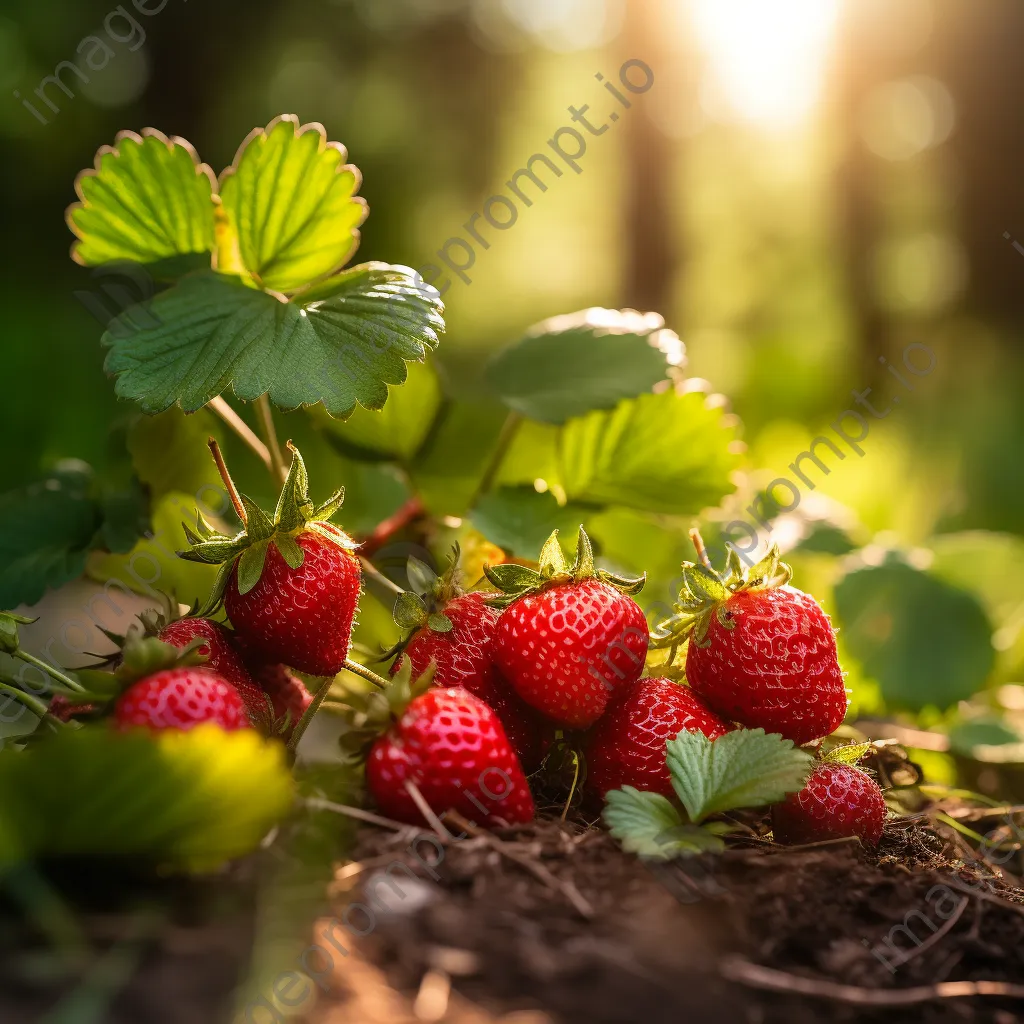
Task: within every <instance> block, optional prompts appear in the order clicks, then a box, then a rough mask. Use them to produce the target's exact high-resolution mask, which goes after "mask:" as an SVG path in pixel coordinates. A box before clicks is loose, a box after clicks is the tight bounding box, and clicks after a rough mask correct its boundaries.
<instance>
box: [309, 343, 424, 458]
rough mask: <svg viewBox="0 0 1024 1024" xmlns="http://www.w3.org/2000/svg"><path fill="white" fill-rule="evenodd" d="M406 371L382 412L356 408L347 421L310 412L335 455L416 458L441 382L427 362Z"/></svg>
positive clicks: (317, 411)
mask: <svg viewBox="0 0 1024 1024" xmlns="http://www.w3.org/2000/svg"><path fill="white" fill-rule="evenodd" d="M408 371H409V376H408V378H407V379H406V381H405V383H404V384H403V385H402V386H401V387H395V388H391V389H390V390H389V394H388V400H387V404H385V406H384V408H383V409H374V410H371V409H364V408H362V407H359V406H357V407H356V408H355V410H354V411H353V412H352V415H351V416H349V417H348V419H346V420H337V419H334V418H332V417H331V416H328V415H327V414H326V413H325V412H322V411H321V410H320V409H319V408H317V409H315V410H314V411H313V416H314V419H315V422H316V424H317V426H318V427H320V429H321V430H322V431H323V433H324V436H325V437H326V438H327V440H328V441H329V442H330V443H331V445H332V446H333V447H334V448H335V449H336V450H337V451H338V452H340V453H341V454H342V455H347V456H349V457H350V458H353V459H358V460H360V461H363V462H381V461H398V462H407V461H409V460H410V459H412V458H413V457H414V456H415V455H416V453H417V452H418V451H419V449H420V447H421V446H422V445H423V442H424V441H425V440H426V438H427V434H428V432H429V431H430V428H431V426H432V424H433V423H434V420H435V418H436V417H437V414H438V411H439V410H440V408H441V402H442V394H441V382H440V381H439V380H438V376H437V370H436V369H435V368H434V367H433V365H431V364H430V363H409V365H408Z"/></svg>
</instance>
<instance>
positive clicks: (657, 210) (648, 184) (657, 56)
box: [609, 0, 679, 314]
mask: <svg viewBox="0 0 1024 1024" xmlns="http://www.w3.org/2000/svg"><path fill="white" fill-rule="evenodd" d="M663 2H664V0H630V2H629V3H628V5H627V8H626V16H625V18H626V20H625V26H624V31H623V34H622V52H621V56H622V60H623V61H626V60H630V59H633V58H636V59H639V60H642V61H644V63H646V64H647V65H648V66H649V67H650V68H651V70H652V71H653V72H654V85H653V86H652V91H653V90H654V89H657V88H659V74H660V75H661V76H662V78H663V81H664V80H665V79H667V78H668V68H669V65H670V62H671V61H672V60H673V59H676V58H675V55H674V54H673V53H672V52H671V51H670V49H669V48H668V47H667V46H666V45H665V42H664V39H665V12H664V10H663ZM609 77H610V78H611V77H616V78H617V75H616V76H609ZM613 84H614V85H615V86H616V87H617V88H620V91H622V92H624V93H625V90H623V89H621V86H620V85H619V83H618V82H613ZM625 94H626V95H627V96H628V97H629V98H630V100H631V102H633V109H632V110H629V111H627V112H626V113H625V115H624V116H625V117H626V187H625V195H626V198H625V203H624V216H625V224H624V236H625V238H624V249H625V252H624V272H623V277H624V289H623V290H624V296H623V299H624V302H625V304H626V305H627V306H632V307H633V308H635V309H638V310H641V311H642V312H646V311H648V310H654V311H655V312H658V313H663V314H664V313H667V312H668V311H669V310H670V308H671V307H672V302H671V288H672V280H673V278H674V276H675V271H676V261H677V259H678V256H679V252H678V245H677V243H676V238H675V234H676V233H675V230H674V227H675V225H674V223H673V218H672V216H671V188H670V186H671V182H670V174H671V168H672V157H673V145H672V143H671V142H670V140H669V139H667V138H666V137H665V135H664V134H663V133H662V132H661V131H659V130H658V128H657V127H656V126H655V124H654V123H653V121H652V120H651V118H650V116H649V114H648V112H647V104H646V103H645V100H646V96H636V97H634V96H632V95H631V94H629V93H625Z"/></svg>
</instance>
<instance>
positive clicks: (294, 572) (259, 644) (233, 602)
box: [224, 531, 361, 676]
mask: <svg viewBox="0 0 1024 1024" xmlns="http://www.w3.org/2000/svg"><path fill="white" fill-rule="evenodd" d="M294 540H295V543H296V544H297V546H298V547H299V548H300V549H301V551H302V553H303V556H304V557H303V560H302V565H301V566H299V567H298V568H297V569H293V568H291V567H290V566H289V565H288V563H287V562H286V561H285V560H284V557H283V556H282V555H281V553H280V551H279V550H278V549H277V547H276V545H273V544H271V545H270V546H269V548H268V549H267V555H266V563H265V565H264V568H263V573H262V575H261V576H260V579H259V582H258V583H257V584H256V585H255V586H254V587H252V589H250V590H248V591H246V592H245V593H241V592H240V588H239V584H238V568H237V566H236V567H235V568H234V569H233V570H232V572H231V578H230V579H229V581H228V585H227V589H226V590H225V592H224V608H225V610H226V611H227V613H228V617H229V618H230V619H231V623H232V625H233V626H234V627H235V629H236V630H238V632H239V633H240V634H241V635H242V636H243V637H244V638H245V640H246V643H248V644H249V646H250V647H251V648H252V649H253V650H254V651H257V652H258V653H259V654H260V656H261V657H263V658H265V659H266V660H267V661H270V662H282V663H284V664H286V665H291V666H292V668H296V669H298V670H299V671H301V672H309V673H310V675H314V676H333V675H335V674H337V673H338V672H340V671H341V669H342V668H343V667H344V665H345V659H346V658H347V657H348V651H349V646H350V644H351V639H352V626H353V623H354V621H355V615H356V610H357V608H358V605H359V591H360V586H361V575H360V566H359V559H358V558H356V557H355V555H353V554H352V553H351V552H349V551H346V550H345V549H344V548H341V547H338V545H337V544H335V543H333V542H331V541H329V540H326V539H325V538H324V537H323V535H322V534H320V533H313V532H311V531H307V532H305V533H300V534H298V535H297V536H296V537H295V538H294Z"/></svg>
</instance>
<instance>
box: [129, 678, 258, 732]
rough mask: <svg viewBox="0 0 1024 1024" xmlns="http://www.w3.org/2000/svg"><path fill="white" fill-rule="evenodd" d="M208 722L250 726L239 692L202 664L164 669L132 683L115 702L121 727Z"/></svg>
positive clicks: (182, 726)
mask: <svg viewBox="0 0 1024 1024" xmlns="http://www.w3.org/2000/svg"><path fill="white" fill-rule="evenodd" d="M206 722H210V723H213V724H214V725H219V726H220V727H221V728H222V729H225V730H228V731H233V730H235V729H246V728H248V727H249V719H248V716H247V715H246V712H245V705H244V704H243V703H242V698H241V696H240V695H239V693H238V691H237V690H236V689H235V688H234V687H233V686H232V685H231V684H230V683H229V682H228V681H227V680H226V679H224V678H223V677H222V676H219V675H218V674H217V673H216V672H214V671H212V670H211V669H208V668H202V667H201V666H183V667H181V668H170V669H164V670H163V671H160V672H155V673H154V674H153V675H150V676H147V677H146V678H145V679H141V680H139V682H137V683H132V685H131V686H129V687H128V689H126V690H125V691H124V693H122V694H121V696H120V697H118V699H117V702H116V704H115V705H114V725H115V726H116V727H117V728H119V729H131V728H135V727H140V726H141V727H145V728H148V729H153V730H156V731H161V730H164V729H184V730H187V729H192V728H194V727H195V726H197V725H202V724H204V723H206Z"/></svg>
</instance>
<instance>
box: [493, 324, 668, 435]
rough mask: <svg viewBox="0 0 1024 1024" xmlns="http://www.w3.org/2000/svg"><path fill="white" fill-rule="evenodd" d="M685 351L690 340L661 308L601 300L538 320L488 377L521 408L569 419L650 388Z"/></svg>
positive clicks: (549, 418) (545, 417) (537, 415)
mask: <svg viewBox="0 0 1024 1024" xmlns="http://www.w3.org/2000/svg"><path fill="white" fill-rule="evenodd" d="M682 359H683V346H682V343H681V342H680V341H679V338H678V337H677V336H676V335H675V334H674V333H673V332H672V331H669V330H667V329H666V328H665V321H664V320H662V318H661V317H660V316H658V314H657V313H646V314H641V313H637V312H635V311H634V310H615V309H598V308H594V309H585V310H581V311H580V312H578V313H569V314H566V315H565V316H557V317H552V318H551V319H550V320H545V321H543V322H542V323H539V324H537V325H536V326H535V327H532V328H530V330H529V331H528V332H527V333H526V335H525V336H524V337H523V338H521V339H520V340H519V341H517V342H515V343H514V344H512V345H509V346H508V347H506V348H504V349H502V350H501V351H500V352H499V353H498V354H497V355H496V356H495V357H494V358H493V359H492V360H491V361H490V363H489V364H488V366H487V370H486V377H487V382H488V384H489V385H490V387H491V389H492V390H493V391H494V392H495V393H496V394H497V395H498V396H499V397H500V398H501V400H502V401H503V402H504V403H505V404H506V405H507V406H508V407H509V408H510V409H513V410H514V411H515V412H518V413H520V414H522V415H523V416H527V417H529V418H530V419H535V420H542V421H544V422H546V423H564V422H565V421H566V420H567V419H570V418H571V417H573V416H582V415H583V414H584V413H587V412H590V411H591V410H592V409H612V408H614V407H615V405H616V403H617V402H618V401H619V400H620V399H622V398H633V397H635V396H636V395H640V394H643V393H644V392H645V391H650V390H651V389H652V388H653V387H654V386H655V385H656V384H658V383H661V382H662V381H664V380H666V379H667V378H668V377H669V376H670V374H671V373H672V372H673V368H675V367H677V366H678V365H679V364H680V363H681V362H682Z"/></svg>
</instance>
